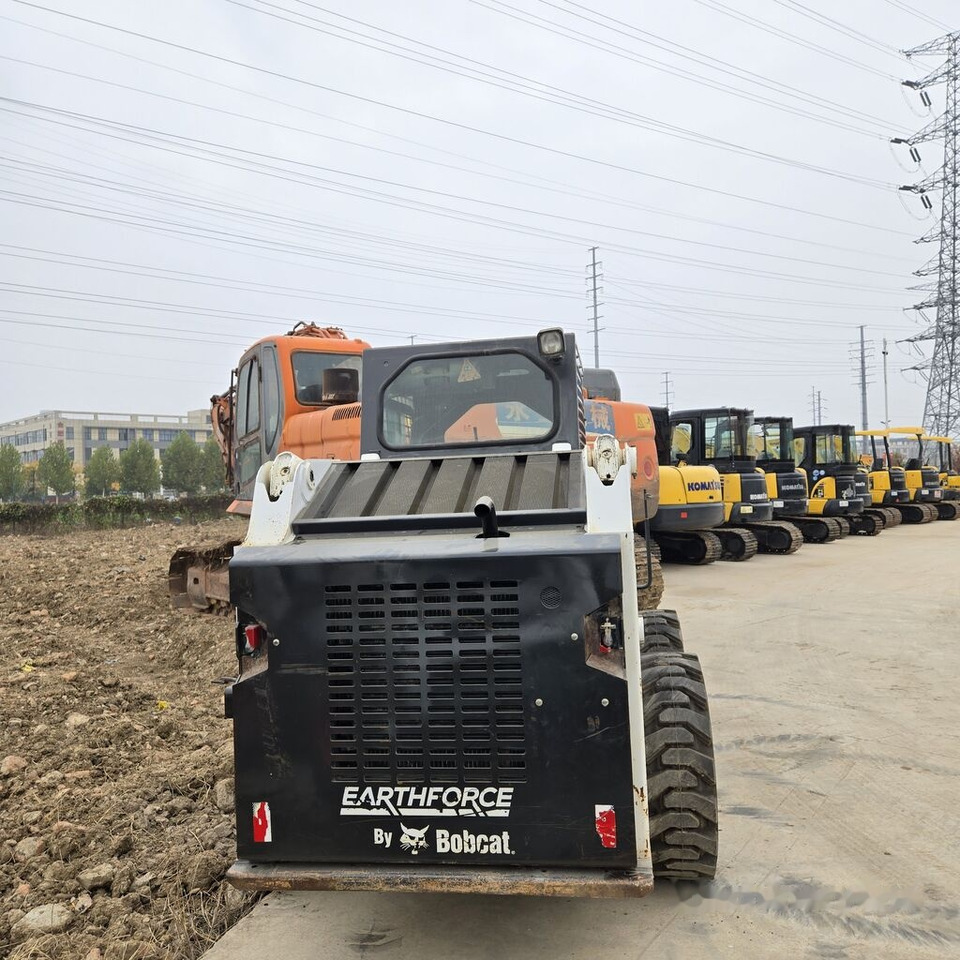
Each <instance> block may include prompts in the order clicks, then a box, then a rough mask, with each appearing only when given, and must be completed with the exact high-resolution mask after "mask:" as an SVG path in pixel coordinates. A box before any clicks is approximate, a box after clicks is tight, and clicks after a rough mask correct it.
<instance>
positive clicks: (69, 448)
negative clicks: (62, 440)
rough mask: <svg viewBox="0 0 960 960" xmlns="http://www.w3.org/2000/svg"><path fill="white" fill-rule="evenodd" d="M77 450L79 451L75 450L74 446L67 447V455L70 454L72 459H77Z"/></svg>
mask: <svg viewBox="0 0 960 960" xmlns="http://www.w3.org/2000/svg"><path fill="white" fill-rule="evenodd" d="M76 452H77V451H76V450H74V448H73V447H67V456H68V457H69V458H70V459H71V460H74V459H76Z"/></svg>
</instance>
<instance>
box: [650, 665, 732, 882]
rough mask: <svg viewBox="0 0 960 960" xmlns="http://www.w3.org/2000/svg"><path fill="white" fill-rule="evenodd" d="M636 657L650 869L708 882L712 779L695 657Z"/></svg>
mask: <svg viewBox="0 0 960 960" xmlns="http://www.w3.org/2000/svg"><path fill="white" fill-rule="evenodd" d="M640 663H641V671H642V674H643V723H644V742H645V746H646V753H647V802H648V808H649V811H650V847H651V853H652V856H653V875H654V877H669V878H672V879H675V880H711V879H713V877H714V876H715V875H716V872H717V845H718V839H719V838H718V826H717V777H716V769H715V765H714V759H713V734H712V732H711V729H710V711H709V709H708V706H707V691H706V688H705V686H704V683H703V672H702V671H701V669H700V662H699V660H697V658H696V657H695V656H693V655H692V654H689V653H684V654H677V653H652V654H648V655H647V656H645V657H643V658H641V661H640Z"/></svg>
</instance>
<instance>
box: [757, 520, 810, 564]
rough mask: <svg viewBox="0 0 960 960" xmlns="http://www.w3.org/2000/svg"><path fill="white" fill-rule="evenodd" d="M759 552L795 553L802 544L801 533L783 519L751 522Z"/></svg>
mask: <svg viewBox="0 0 960 960" xmlns="http://www.w3.org/2000/svg"><path fill="white" fill-rule="evenodd" d="M748 529H750V530H752V531H753V533H754V534H755V535H756V538H757V546H758V549H759V550H760V552H761V553H778V554H783V555H786V554H790V553H796V552H797V551H798V550H799V549H800V547H801V546H802V545H803V534H802V533H800V531H799V530H798V529H797V528H796V527H795V526H794V525H793V524H792V523H787V522H785V521H783V520H768V521H766V522H765V523H751V524H750V525H749V527H748Z"/></svg>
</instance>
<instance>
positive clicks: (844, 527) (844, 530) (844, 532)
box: [837, 517, 852, 538]
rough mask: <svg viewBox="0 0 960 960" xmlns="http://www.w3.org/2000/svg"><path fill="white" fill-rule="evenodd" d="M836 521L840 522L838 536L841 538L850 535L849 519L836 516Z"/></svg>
mask: <svg viewBox="0 0 960 960" xmlns="http://www.w3.org/2000/svg"><path fill="white" fill-rule="evenodd" d="M837 523H839V524H840V536H841V538H843V537H849V536H850V530H851V529H852V528H851V526H850V521H849V520H848V519H847V518H846V517H837Z"/></svg>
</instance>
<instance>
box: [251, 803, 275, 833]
mask: <svg viewBox="0 0 960 960" xmlns="http://www.w3.org/2000/svg"><path fill="white" fill-rule="evenodd" d="M271 840H273V824H272V822H271V820H270V804H269V803H267V802H266V801H261V802H260V803H255V804H254V805H253V842H254V843H270V841H271Z"/></svg>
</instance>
